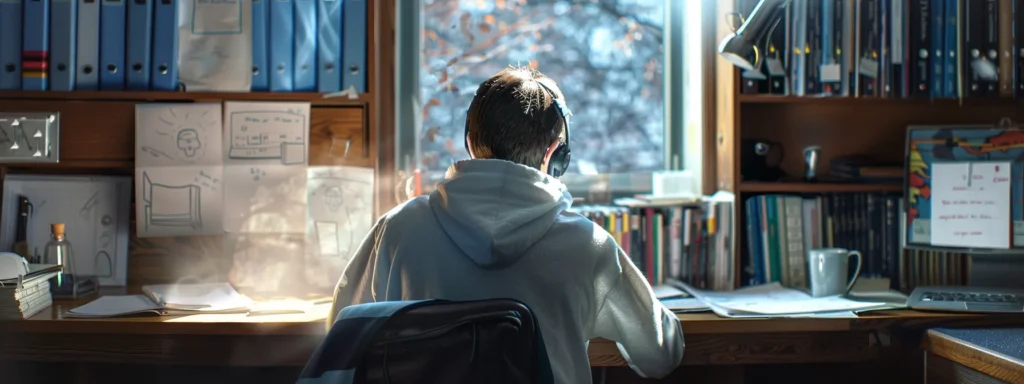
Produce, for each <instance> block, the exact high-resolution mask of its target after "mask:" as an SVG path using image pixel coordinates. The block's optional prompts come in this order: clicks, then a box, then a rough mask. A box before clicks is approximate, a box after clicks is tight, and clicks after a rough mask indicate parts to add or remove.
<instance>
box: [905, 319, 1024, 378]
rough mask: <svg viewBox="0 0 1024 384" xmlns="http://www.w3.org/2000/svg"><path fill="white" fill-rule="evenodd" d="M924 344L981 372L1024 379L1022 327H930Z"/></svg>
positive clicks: (949, 358) (995, 376)
mask: <svg viewBox="0 0 1024 384" xmlns="http://www.w3.org/2000/svg"><path fill="white" fill-rule="evenodd" d="M924 347H925V350H926V351H927V352H929V353H932V354H935V355H938V356H940V357H943V358H945V359H948V360H950V361H952V362H954V363H957V364H960V365H962V366H965V367H968V368H971V369H974V370H976V371H978V372H980V373H982V374H984V375H987V376H990V377H993V378H996V379H999V380H1003V381H1006V382H1010V383H1021V382H1024V328H987V329H986V328H967V329H944V328H940V329H931V330H928V333H927V334H926V336H925V339H924ZM950 374H955V373H952V372H951V373H950Z"/></svg>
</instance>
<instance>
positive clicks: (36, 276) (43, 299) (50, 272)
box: [0, 264, 60, 320]
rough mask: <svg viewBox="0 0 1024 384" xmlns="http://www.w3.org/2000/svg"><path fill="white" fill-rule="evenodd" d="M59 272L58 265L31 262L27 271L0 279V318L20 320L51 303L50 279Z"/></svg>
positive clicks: (47, 306)
mask: <svg viewBox="0 0 1024 384" xmlns="http://www.w3.org/2000/svg"><path fill="white" fill-rule="evenodd" d="M58 274H60V266H59V265H48V264H31V265H30V266H29V273H28V274H26V275H24V276H21V277H18V278H16V279H7V280H0V320H22V319H27V318H29V317H32V316H33V315H35V314H37V313H39V312H41V311H42V310H44V309H46V308H49V307H50V305H51V304H53V296H52V295H51V294H50V279H52V278H54V277H56V276H57V275H58Z"/></svg>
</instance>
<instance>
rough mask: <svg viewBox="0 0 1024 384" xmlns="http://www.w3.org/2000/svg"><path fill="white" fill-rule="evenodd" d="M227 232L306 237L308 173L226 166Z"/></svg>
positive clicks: (276, 167) (299, 169)
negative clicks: (289, 234)
mask: <svg viewBox="0 0 1024 384" xmlns="http://www.w3.org/2000/svg"><path fill="white" fill-rule="evenodd" d="M224 183H225V185H224V187H225V188H224V227H223V228H224V231H226V232H228V233H297V234H304V233H306V185H307V183H306V169H305V167H302V166H299V167H293V166H286V165H281V164H273V163H271V164H262V165H259V166H253V165H250V164H246V165H226V166H224Z"/></svg>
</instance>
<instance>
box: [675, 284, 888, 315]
mask: <svg viewBox="0 0 1024 384" xmlns="http://www.w3.org/2000/svg"><path fill="white" fill-rule="evenodd" d="M684 286H685V284H684ZM686 291H687V292H689V293H690V294H692V295H693V296H694V297H696V298H697V299H699V300H700V301H703V302H704V303H705V304H707V305H708V306H709V307H711V310H712V311H714V312H715V313H716V314H718V315H719V316H722V317H808V316H825V317H836V316H838V317H853V316H855V315H854V314H853V313H852V312H851V311H861V310H867V309H876V308H887V307H894V306H893V305H891V304H886V303H882V302H861V301H854V300H848V299H845V298H842V297H839V296H831V297H811V296H810V295H808V294H807V293H805V292H801V291H798V290H795V289H790V288H784V287H783V286H782V285H781V284H779V283H771V284H764V285H759V286H754V287H749V288H742V289H737V290H735V291H731V292H711V291H702V290H698V289H695V288H693V287H689V286H686Z"/></svg>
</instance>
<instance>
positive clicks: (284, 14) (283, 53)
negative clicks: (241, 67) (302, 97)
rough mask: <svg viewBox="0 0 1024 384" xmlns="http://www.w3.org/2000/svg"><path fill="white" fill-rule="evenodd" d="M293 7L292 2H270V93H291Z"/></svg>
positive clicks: (293, 39) (284, 0)
mask: <svg viewBox="0 0 1024 384" xmlns="http://www.w3.org/2000/svg"><path fill="white" fill-rule="evenodd" d="M294 36H295V5H294V4H293V1H292V0H271V1H270V73H269V75H270V91H271V92H291V91H292V90H294V89H295V86H294V83H293V82H292V67H294V65H293V64H294V63H295V56H294V53H293V52H294V45H295V37H294Z"/></svg>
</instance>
